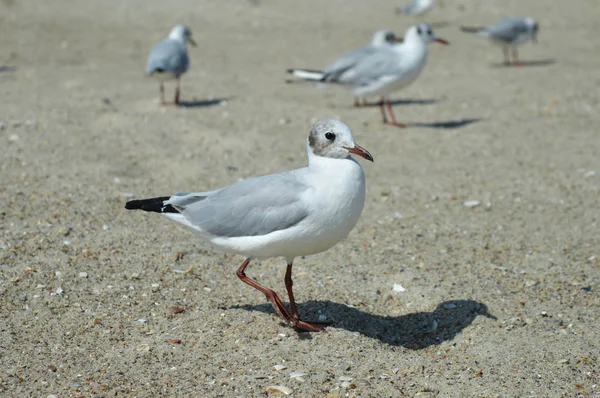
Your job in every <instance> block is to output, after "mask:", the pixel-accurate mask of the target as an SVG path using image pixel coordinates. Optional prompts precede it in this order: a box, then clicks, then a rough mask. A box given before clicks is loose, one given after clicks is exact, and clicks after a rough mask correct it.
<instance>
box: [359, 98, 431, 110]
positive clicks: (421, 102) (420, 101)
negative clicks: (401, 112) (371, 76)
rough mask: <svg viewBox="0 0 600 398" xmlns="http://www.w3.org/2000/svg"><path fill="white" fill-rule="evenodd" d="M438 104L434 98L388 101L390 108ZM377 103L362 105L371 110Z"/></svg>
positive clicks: (377, 105)
mask: <svg viewBox="0 0 600 398" xmlns="http://www.w3.org/2000/svg"><path fill="white" fill-rule="evenodd" d="M438 102H440V101H439V100H437V99H435V98H428V99H398V100H394V101H390V104H391V105H392V106H396V105H432V104H437V103H438ZM379 106H380V105H379V101H377V102H367V103H365V104H364V105H363V107H364V108H373V107H379Z"/></svg>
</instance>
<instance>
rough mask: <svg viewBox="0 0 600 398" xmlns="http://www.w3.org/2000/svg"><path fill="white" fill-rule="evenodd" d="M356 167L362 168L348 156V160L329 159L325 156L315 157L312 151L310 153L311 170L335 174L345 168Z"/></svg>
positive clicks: (309, 166) (309, 163) (309, 165)
mask: <svg viewBox="0 0 600 398" xmlns="http://www.w3.org/2000/svg"><path fill="white" fill-rule="evenodd" d="M356 165H358V167H360V165H359V164H358V162H357V161H356V160H354V159H353V158H352V156H348V157H347V158H344V159H340V158H329V157H325V156H319V155H315V154H314V153H313V152H312V150H310V149H309V151H308V168H309V169H311V170H326V171H329V172H332V173H335V172H336V170H339V169H343V168H344V167H345V166H349V167H352V168H354V167H355V166H356Z"/></svg>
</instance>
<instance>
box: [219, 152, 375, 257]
mask: <svg viewBox="0 0 600 398" xmlns="http://www.w3.org/2000/svg"><path fill="white" fill-rule="evenodd" d="M320 162H323V163H325V164H321V165H319V167H311V168H309V172H308V173H307V174H306V175H305V178H306V182H307V183H309V184H310V185H312V186H313V187H314V189H311V190H308V191H307V193H306V197H304V198H303V200H304V201H305V203H306V204H307V206H308V209H309V212H308V213H309V214H308V216H307V217H306V218H305V219H304V220H302V221H301V222H300V223H298V224H297V225H295V226H293V227H291V228H289V229H286V230H281V231H276V232H273V233H270V234H268V235H262V236H251V237H236V238H214V239H212V240H211V243H213V244H214V245H215V246H217V247H218V248H219V249H221V250H223V251H227V252H231V253H236V254H241V255H245V256H249V257H258V258H266V257H280V256H282V257H286V258H289V259H292V258H294V257H298V256H305V255H310V254H315V253H320V252H322V251H325V250H327V249H329V248H330V247H332V246H334V245H335V244H337V243H338V242H340V241H341V240H342V239H344V238H345V237H346V236H347V235H348V234H349V233H350V231H352V229H353V228H354V226H355V225H356V223H357V222H358V219H359V217H360V214H361V213H362V209H363V206H364V203H365V176H364V173H363V171H362V168H361V167H360V165H359V164H358V163H357V162H355V161H354V160H346V159H344V160H342V159H328V158H321V160H320Z"/></svg>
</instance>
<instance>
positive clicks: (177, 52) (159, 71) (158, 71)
mask: <svg viewBox="0 0 600 398" xmlns="http://www.w3.org/2000/svg"><path fill="white" fill-rule="evenodd" d="M187 43H190V44H191V45H192V46H196V42H195V41H194V39H192V31H191V30H190V28H188V27H187V26H185V25H175V27H174V28H173V29H172V30H171V33H169V37H167V38H166V39H164V40H163V41H161V42H159V43H158V44H157V45H155V46H154V47H153V48H152V51H150V55H149V56H148V62H147V63H146V74H147V75H148V76H152V77H155V78H156V79H158V81H159V82H160V104H161V105H166V104H167V103H166V102H165V88H164V87H163V83H164V82H166V81H167V80H173V79H175V80H177V87H176V89H175V99H174V101H173V102H174V104H175V105H179V91H180V88H179V78H180V77H181V75H183V74H184V73H185V72H186V71H187V70H188V68H189V66H190V59H189V57H188V52H187Z"/></svg>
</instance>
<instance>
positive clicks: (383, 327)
mask: <svg viewBox="0 0 600 398" xmlns="http://www.w3.org/2000/svg"><path fill="white" fill-rule="evenodd" d="M226 309H243V310H246V311H260V312H264V313H270V314H274V313H275V311H274V310H273V308H272V307H271V305H270V304H260V305H241V306H231V307H227V308H226ZM298 311H299V312H300V314H301V316H303V317H305V318H306V319H309V320H310V319H317V317H318V313H321V314H327V316H328V321H330V322H331V327H335V328H340V329H346V330H348V331H350V332H358V333H360V334H362V335H365V336H367V337H370V338H372V339H377V340H379V341H381V342H382V343H385V344H389V345H393V346H401V347H405V348H408V349H412V350H420V349H423V348H427V347H429V346H432V345H439V344H441V343H442V342H444V341H448V340H452V339H454V337H456V335H458V334H459V333H460V332H462V330H463V329H465V328H466V327H468V326H469V325H470V324H471V323H473V321H474V320H475V318H476V317H477V316H478V315H482V316H485V317H488V318H491V319H494V320H496V319H497V318H496V317H495V316H493V315H492V314H490V313H489V312H488V309H487V306H486V305H485V304H482V303H479V302H477V301H474V300H449V301H444V302H442V303H440V304H439V305H438V306H437V307H436V308H435V309H434V310H433V311H431V312H415V313H411V314H405V315H400V316H384V315H375V314H370V313H368V312H365V311H361V310H359V309H357V308H353V307H348V306H347V305H345V304H339V303H334V302H331V301H306V302H304V303H302V304H300V305H299V308H298ZM301 335H302V336H303V337H305V338H310V334H308V333H304V332H302V333H301Z"/></svg>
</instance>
